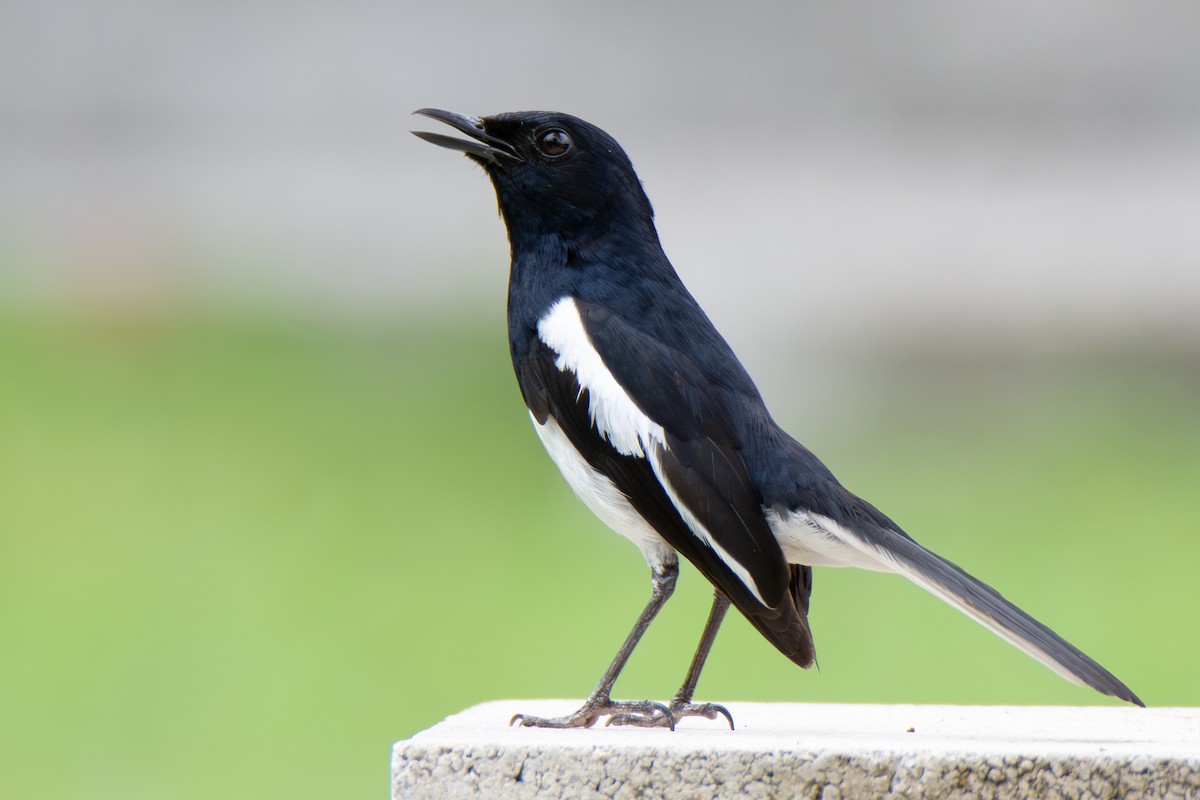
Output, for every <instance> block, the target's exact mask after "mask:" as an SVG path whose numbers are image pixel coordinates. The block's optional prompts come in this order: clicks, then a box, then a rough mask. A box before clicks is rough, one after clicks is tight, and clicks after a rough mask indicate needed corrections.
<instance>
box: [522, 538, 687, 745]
mask: <svg viewBox="0 0 1200 800" xmlns="http://www.w3.org/2000/svg"><path fill="white" fill-rule="evenodd" d="M678 577H679V563H678V562H677V561H671V562H670V563H667V564H664V565H661V566H655V567H651V570H650V578H651V584H652V591H651V593H650V602H648V603H646V607H645V608H644V609H642V613H641V615H640V616H639V617H638V619H637V622H636V623H634V625H633V630H631V631H630V632H629V635H628V636H627V637H625V643H624V644H622V645H621V649H620V650H618V651H617V655H616V657H614V658H613V660H612V663H611V664H609V665H608V669H606V670H605V671H604V675H603V676H601V678H600V682H599V683H597V684H596V688H595V689H593V690H592V693H591V694H590V695H588V698H587V700H585V701H584V703H583V706H581V707H580V709H579V710H578V711H576V712H575V713H574V714H569V715H567V716H565V717H531V716H527V715H525V714H517V715H515V716H514V717H513V718H512V719H511V720H509V723H508V724H510V725H518V724H519V725H522V726H524V727H531V728H590V727H591V726H592V725H594V724H595V723H596V720H597V719H599V718H600V717H603V716H612V715H614V714H617V715H621V716H622V717H624V716H634V717H636V718H638V719H645V720H646V722H644V723H640V724H644V725H654V726H659V725H661V726H665V727H668V728H671V729H672V730H674V729H675V716H674V715H673V714H672V713H671V710H670V709H669V708H668V707H667V706H665V705H663V704H662V703H656V702H654V701H652V700H642V701H634V702H618V701H614V700H613V699H612V698H611V696H610V695H611V692H612V687H613V684H614V683H616V681H617V676H618V675H620V674H621V670H622V669H623V668H624V667H625V662H626V661H628V660H629V656H630V655H631V654H632V653H633V649H634V648H635V647H637V643H638V641H639V640H641V638H642V634H644V633H645V632H646V628H648V627H650V623H651V622H652V621H653V620H654V617H655V616H657V615H658V612H659V611H660V610H661V609H662V607H663V605H664V604H665V603H666V602H667V598H669V597H670V596H671V593H672V592H674V591H675V581H676V579H677V578H678Z"/></svg>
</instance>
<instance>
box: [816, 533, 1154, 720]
mask: <svg viewBox="0 0 1200 800" xmlns="http://www.w3.org/2000/svg"><path fill="white" fill-rule="evenodd" d="M878 537H879V539H880V540H882V541H884V542H886V545H885V546H883V547H879V546H878V545H875V544H874V543H871V542H868V541H866V540H864V539H860V538H859V537H857V536H855V537H852V539H853V540H852V541H848V542H847V543H848V544H851V545H852V546H854V547H855V548H856V549H859V550H861V551H863V552H864V553H866V554H868V555H870V556H871V557H872V558H875V559H878V560H879V561H881V562H883V563H884V564H886V565H887V566H888V567H890V568H891V569H892V570H893V571H895V572H898V573H900V574H902V575H904V576H905V577H906V578H908V579H909V580H911V581H912V582H913V583H916V584H917V585H918V586H921V587H922V588H924V589H926V590H927V591H929V592H931V593H932V594H934V595H936V596H937V597H939V598H941V599H942V600H944V601H945V602H947V603H949V604H950V605H952V606H954V607H955V608H957V609H958V610H959V611H962V612H963V613H964V614H966V615H967V616H969V617H971V618H972V619H974V620H975V621H977V622H979V623H980V624H981V625H983V626H985V627H987V628H988V629H989V630H991V631H992V632H993V633H995V634H997V635H998V636H1000V637H1001V638H1003V639H1005V640H1007V641H1009V642H1011V643H1012V644H1014V645H1016V646H1017V647H1019V648H1020V649H1022V650H1024V651H1025V652H1026V653H1028V654H1029V655H1031V656H1033V657H1034V658H1036V659H1037V660H1038V661H1041V662H1042V663H1043V664H1045V665H1046V666H1048V667H1050V669H1052V670H1054V671H1055V672H1057V673H1058V674H1059V675H1062V676H1063V677H1064V678H1066V679H1067V680H1069V681H1072V682H1074V683H1078V684H1081V685H1083V686H1090V687H1092V688H1093V689H1095V690H1096V691H1098V692H1101V693H1103V694H1107V695H1110V696H1112V697H1116V698H1119V699H1121V700H1124V701H1125V702H1127V703H1133V704H1134V705H1139V706H1144V705H1145V703H1143V702H1142V701H1141V700H1140V699H1139V698H1138V696H1137V695H1136V694H1134V693H1133V692H1132V691H1131V690H1130V689H1129V687H1128V686H1126V685H1125V684H1123V683H1122V682H1121V681H1119V680H1117V678H1116V677H1115V676H1114V675H1113V674H1112V673H1111V672H1109V671H1108V670H1106V669H1105V668H1104V667H1102V666H1100V665H1099V664H1097V663H1096V662H1095V661H1094V660H1092V658H1090V657H1089V656H1088V655H1087V654H1085V653H1084V652H1083V651H1081V650H1080V649H1079V648H1077V647H1075V646H1074V645H1073V644H1071V643H1070V642H1068V641H1067V640H1066V639H1063V638H1062V637H1061V636H1059V635H1058V634H1057V633H1055V632H1054V631H1052V630H1050V629H1049V628H1047V627H1046V626H1045V625H1043V624H1042V623H1040V622H1038V621H1037V620H1036V619H1034V618H1033V617H1031V616H1029V614H1027V613H1025V612H1024V611H1022V610H1021V609H1019V608H1017V607H1016V606H1015V605H1013V604H1012V603H1010V602H1009V601H1008V600H1006V599H1005V598H1004V596H1003V595H1001V594H1000V593H999V592H997V591H996V590H995V589H993V588H992V587H990V586H988V585H987V584H986V583H984V582H983V581H981V580H979V579H977V578H975V577H972V576H971V575H969V574H968V573H967V572H965V571H964V570H963V569H961V568H960V567H958V566H957V565H956V564H953V563H951V562H950V561H947V560H946V559H944V558H942V557H941V556H939V555H937V554H936V553H933V552H930V551H929V550H926V549H925V548H924V547H922V546H921V545H920V544H918V543H917V542H915V541H913V540H912V539H910V538H908V537H907V536H905V535H904V534H901V533H898V532H896V531H891V530H886V529H881V530H879V531H878ZM839 538H842V537H839Z"/></svg>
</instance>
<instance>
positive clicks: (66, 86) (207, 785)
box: [0, 0, 1200, 800]
mask: <svg viewBox="0 0 1200 800" xmlns="http://www.w3.org/2000/svg"><path fill="white" fill-rule="evenodd" d="M548 12H552V13H548ZM1198 38H1200V4H1196V3H1194V2H1187V1H1186V0H1179V1H1178V2H1177V1H1176V0H1165V1H1164V2H1159V3H1153V4H1143V5H1138V6H1136V7H1134V6H1125V5H1121V4H1108V5H1102V6H1101V5H1097V4H1095V3H1091V2H1088V0H1063V2H1058V3H1053V4H1048V3H1043V2H1039V1H1038V0H1005V2H1003V3H1001V2H994V3H972V4H969V5H968V4H948V3H944V2H939V1H938V0H912V1H911V2H908V3H904V4H903V5H899V4H893V5H890V6H887V7H884V6H882V5H880V4H878V3H874V2H870V1H869V0H846V2H839V3H820V2H809V1H808V0H803V1H802V2H795V3H775V4H732V3H731V4H724V5H721V4H710V5H708V6H705V7H704V8H703V10H702V13H697V7H696V5H695V4H694V3H687V2H684V1H683V0H662V2H658V3H655V4H652V5H649V4H646V3H643V2H633V1H632V0H625V2H622V1H621V0H613V2H609V3H605V4H603V6H600V5H597V4H595V3H591V4H571V3H558V4H556V5H555V6H553V7H552V8H551V7H549V6H547V5H546V4H545V3H542V2H538V0H512V2H508V3H504V4H497V3H489V2H480V1H479V0H466V2H464V3H453V4H452V3H423V2H420V0H388V2H378V0H345V2H342V3H337V4H331V3H325V2H319V1H318V0H300V1H299V2H294V3H290V4H288V5H287V6H286V8H285V7H283V6H280V5H279V4H278V3H272V2H268V0H242V2H239V3H237V4H228V3H171V2H166V3H164V2H161V0H105V1H104V2H100V0H65V1H64V2H56V3H14V2H9V3H0V798H5V799H7V798H40V797H46V798H60V797H64V796H86V797H91V798H98V799H105V798H122V800H126V799H129V798H132V799H134V800H136V799H137V798H155V799H156V800H157V798H163V797H171V798H180V799H181V800H188V799H189V798H201V797H205V798H207V797H214V796H215V797H289V798H293V799H294V800H301V798H324V797H339V798H341V797H380V796H382V795H383V794H384V792H386V791H387V786H388V759H389V746H390V745H391V743H392V742H393V741H395V740H397V739H399V738H402V737H406V736H410V735H412V734H413V733H414V732H416V731H418V730H421V729H423V728H425V727H427V726H429V725H431V724H433V723H436V722H437V721H438V720H440V719H442V718H443V717H444V716H445V715H447V714H450V713H453V712H455V711H458V710H460V709H463V708H465V707H467V706H469V705H471V704H474V703H477V702H479V701H484V700H493V699H498V698H535V697H536V698H544V697H563V698H574V699H576V700H578V699H580V698H582V697H583V695H585V694H586V693H587V692H588V691H589V690H590V689H591V688H592V686H593V685H594V684H595V681H596V680H597V679H598V677H599V675H600V672H601V671H602V669H603V668H604V666H605V665H606V664H607V663H608V661H609V659H610V658H611V657H612V655H613V652H614V651H615V649H616V648H617V646H618V644H619V643H620V641H621V640H622V639H623V637H624V636H625V634H626V632H627V631H628V629H629V627H630V625H631V624H632V621H633V619H634V617H635V616H636V614H637V613H638V612H639V611H640V609H641V608H642V606H643V604H644V602H645V600H646V597H647V592H648V583H649V581H648V574H647V571H646V568H645V566H644V565H643V564H642V562H641V559H640V557H639V555H638V553H637V552H636V550H635V549H634V548H633V547H631V546H630V545H629V544H628V543H627V542H626V541H624V540H623V539H621V538H620V537H618V536H615V535H613V534H612V533H610V532H608V531H606V530H605V529H603V527H602V526H601V525H600V524H599V523H598V522H597V521H596V520H594V519H593V518H592V517H591V516H590V515H589V514H588V512H587V511H586V510H585V509H584V508H583V506H582V505H581V504H580V503H579V502H578V501H577V500H576V499H575V498H574V497H573V496H572V495H571V493H570V491H569V490H568V489H567V487H566V486H565V484H564V482H563V481H562V479H561V478H560V477H559V475H558V474H557V473H556V471H555V469H554V467H553V465H552V464H551V463H550V461H549V459H548V458H547V457H546V456H545V454H544V453H543V452H542V449H541V447H540V445H539V443H538V441H537V438H536V436H535V435H534V434H533V432H532V431H531V430H530V424H529V420H528V415H527V414H526V412H525V410H524V408H523V406H522V404H521V401H520V398H519V395H518V392H517V390H516V385H515V380H514V378H513V377H512V375H511V370H510V367H509V361H508V353H507V347H506V338H505V332H504V318H503V313H504V310H503V305H504V299H503V298H504V284H505V277H506V276H505V272H506V270H505V267H506V261H507V258H506V255H507V249H506V245H505V242H504V234H503V228H502V224H501V222H500V221H499V220H498V219H497V215H496V208H495V200H494V197H493V196H492V192H491V189H490V187H489V186H487V181H486V179H485V178H484V176H483V175H482V174H481V172H480V170H478V169H475V168H473V167H471V165H470V164H469V163H467V162H466V161H464V160H463V159H461V158H458V157H456V156H454V155H453V154H450V153H447V152H445V151H443V150H440V149H438V148H434V147H430V146H429V145H427V144H425V143H423V142H420V141H418V140H416V139H414V138H413V137H411V136H409V135H408V133H407V131H408V130H409V129H410V128H412V127H415V126H417V125H421V124H422V120H421V119H419V118H414V117H412V116H411V113H410V112H411V111H412V109H415V108H420V107H423V106H438V107H443V108H448V109H453V110H457V111H462V112H467V113H473V114H490V113H495V112H499V111H507V110H516V109H528V108H550V109H558V110H562V111H567V112H570V113H574V114H577V115H579V116H581V117H584V118H586V119H589V120H591V121H594V122H595V123H597V124H599V125H601V126H602V127H604V128H605V129H606V130H608V131H609V132H610V133H612V134H613V136H614V137H615V138H616V139H617V140H618V141H620V142H621V143H622V144H623V145H624V147H625V148H626V150H627V151H628V152H629V153H630V155H631V157H632V159H633V161H634V164H635V165H636V167H637V169H638V174H639V176H640V177H641V178H642V180H643V181H644V182H645V185H646V187H647V191H648V194H649V195H650V198H651V200H652V201H653V202H654V206H655V209H656V210H657V211H658V217H657V222H658V225H659V230H660V233H661V234H662V238H663V243H664V247H665V249H666V251H667V253H669V254H670V256H671V258H672V259H673V261H674V263H675V265H676V266H677V267H678V269H679V272H680V274H681V275H682V276H683V278H684V279H685V281H686V282H687V284H688V286H689V287H690V288H691V290H692V291H693V292H694V293H695V294H696V296H697V298H698V299H699V301H700V302H701V304H702V305H703V306H704V307H705V308H706V310H707V311H708V312H709V313H710V314H711V316H712V317H713V319H714V320H715V321H716V322H717V324H718V327H719V328H720V329H721V330H722V332H723V333H724V334H725V335H726V336H727V337H728V338H729V339H730V342H731V344H732V345H733V346H734V349H735V350H736V351H737V352H738V354H739V356H740V357H741V358H742V360H743V361H744V362H745V363H746V365H747V368H748V369H749V371H750V373H751V374H752V375H753V376H754V377H755V378H756V379H757V380H758V381H759V385H760V388H761V389H762V390H763V392H764V395H765V396H766V398H767V400H768V403H769V405H770V407H771V409H772V411H773V412H774V413H775V415H776V417H777V418H778V419H779V421H780V422H781V423H782V424H783V425H784V426H785V427H786V428H787V429H788V430H790V431H791V432H792V433H793V434H794V435H795V436H796V437H797V438H799V439H800V440H801V441H803V442H804V443H805V444H807V445H809V446H810V447H811V448H812V449H813V450H814V451H815V452H816V453H817V454H818V455H819V456H820V457H821V458H822V459H823V460H825V461H826V462H827V463H828V464H829V466H830V467H831V468H832V469H833V470H834V472H835V473H836V474H837V475H838V476H839V477H840V478H841V479H842V480H843V482H845V483H846V484H847V485H848V486H849V487H850V488H851V489H853V490H855V491H857V492H858V493H860V494H862V495H863V496H864V497H866V498H868V499H869V500H870V501H872V502H873V503H875V504H876V505H878V506H879V507H880V508H882V509H883V510H884V511H885V512H886V513H888V514H889V515H890V516H892V517H893V518H894V519H896V520H897V521H898V522H900V523H901V524H902V525H903V526H904V527H905V528H906V529H907V530H909V531H910V532H911V533H912V534H913V535H914V536H915V537H916V538H917V539H918V540H920V541H922V542H924V543H925V544H927V545H929V546H930V547H932V548H933V549H935V550H937V551H938V552H940V553H942V554H944V555H945V556H947V557H948V558H950V559H952V560H953V561H955V562H957V563H959V564H960V565H962V566H963V567H964V568H967V569H968V570H970V571H971V572H973V573H974V574H976V575H978V576H979V577H981V578H982V579H984V580H986V581H988V582H990V583H992V584H994V585H995V586H996V587H997V588H998V589H1000V590H1001V591H1002V592H1003V593H1004V594H1005V595H1006V596H1008V597H1009V598H1011V599H1012V600H1014V601H1015V602H1017V603H1018V604H1019V605H1021V606H1022V607H1024V608H1026V609H1027V610H1029V611H1030V612H1031V613H1033V614H1034V615H1035V616H1037V617H1038V618H1040V619H1042V620H1043V621H1044V622H1046V623H1047V624H1048V625H1050V626H1051V627H1053V628H1054V629H1055V630H1057V631H1059V632H1060V633H1062V634H1063V635H1064V636H1066V637H1067V638H1068V639H1069V640H1070V641H1072V642H1073V643H1075V644H1076V645H1078V646H1079V647H1081V648H1082V649H1083V650H1085V651H1086V652H1088V653H1089V654H1091V655H1093V656H1094V657H1096V658H1097V660H1099V661H1100V662H1101V663H1102V664H1104V665H1105V666H1106V667H1108V668H1109V669H1111V670H1112V671H1113V672H1114V673H1115V674H1116V675H1118V676H1119V677H1120V678H1121V679H1123V680H1124V681H1126V682H1127V683H1128V684H1129V685H1130V686H1131V687H1132V688H1133V689H1134V690H1135V691H1137V692H1138V693H1139V694H1140V695H1141V696H1142V697H1143V698H1144V699H1145V700H1146V702H1147V703H1149V704H1151V705H1157V706H1164V705H1191V706H1195V705H1200V677H1198V676H1200V644H1198V642H1200V580H1197V577H1196V572H1197V567H1198V566H1200V413H1198V412H1200V149H1197V147H1196V142H1198V141H1200V49H1197V48H1196V46H1195V42H1196V41H1197V39H1198ZM430 127H431V128H432V127H436V126H430ZM815 581H816V585H815V593H814V597H813V610H812V622H813V627H814V631H815V636H816V642H817V649H818V655H819V659H820V669H819V670H812V671H809V672H805V671H802V670H799V669H797V668H795V667H794V666H793V665H791V664H790V662H788V661H787V660H786V659H784V658H782V657H781V656H779V655H778V654H777V653H776V652H774V651H773V650H772V649H771V648H770V646H768V645H767V644H766V643H765V642H764V641H762V640H761V639H760V638H759V637H758V636H757V634H755V633H754V632H753V630H752V629H751V628H750V626H748V625H747V624H746V623H745V622H744V621H743V620H741V619H740V618H731V619H730V620H729V622H728V623H726V626H725V629H724V630H723V631H722V633H721V636H720V638H719V639H718V640H717V644H716V647H715V650H714V652H713V655H712V658H711V659H710V662H709V665H708V667H707V669H706V671H705V674H704V677H703V679H702V681H701V685H700V692H699V695H700V696H701V697H702V698H703V699H713V700H717V701H721V702H727V703H729V704H730V705H731V707H732V708H733V711H734V714H735V716H736V713H737V705H736V704H737V702H738V701H740V700H763V701H836V702H846V703H857V702H904V703H1011V704H1045V703H1050V704H1054V703H1062V704H1090V703H1100V704H1106V703H1109V702H1111V701H1109V700H1108V699H1106V698H1103V697H1101V696H1099V695H1096V694H1095V693H1093V692H1091V691H1089V690H1085V689H1081V688H1079V687H1076V686H1074V685H1072V684H1069V683H1067V682H1065V681H1063V680H1062V679H1061V678H1059V677H1057V676H1056V675H1054V674H1053V673H1051V672H1050V671H1049V670H1047V669H1046V668H1044V667H1042V666H1041V665H1039V664H1038V663H1036V662H1035V661H1033V660H1032V659H1030V658H1028V657H1027V656H1024V655H1023V654H1021V653H1020V652H1018V651H1017V650H1015V649H1014V648H1012V647H1010V646H1009V645H1007V644H1005V643H1004V642H1002V641H1000V640H999V639H997V638H996V637H994V636H992V635H991V634H989V633H988V632H986V631H985V630H983V629H982V628H980V627H979V626H978V625H975V624H974V623H972V622H970V621H969V620H967V619H966V618H964V617H962V616H961V615H959V614H957V613H956V612H954V611H953V610H951V609H949V608H948V607H946V606H944V605H943V604H942V603H940V602H939V601H937V600H936V599H934V598H932V597H930V596H928V595H927V594H925V593H924V592H922V591H921V590H920V589H918V588H916V587H914V586H912V585H909V584H908V583H906V582H905V581H904V580H902V579H900V578H897V577H894V576H887V575H877V574H858V573H854V572H845V571H836V570H829V569H824V570H820V571H819V572H818V574H817V575H816V577H815ZM708 604H709V593H708V590H707V589H706V588H705V586H704V584H703V581H701V580H700V579H699V578H698V577H697V575H696V574H695V572H694V571H692V570H691V569H690V568H689V567H685V569H684V574H683V576H682V578H681V581H680V587H679V591H678V592H677V595H676V597H675V598H674V599H673V600H672V602H671V603H670V604H669V605H668V606H667V608H666V610H665V611H664V612H663V615H662V618H661V619H660V620H658V621H657V622H656V624H655V625H654V626H653V627H652V628H651V630H650V632H649V633H648V634H647V637H646V639H645V641H644V642H643V643H642V646H641V647H640V648H639V649H638V651H637V653H636V654H635V656H634V658H633V660H632V662H631V663H630V666H629V668H628V670H627V673H626V674H625V675H624V676H622V679H621V681H620V683H619V684H618V686H617V691H618V693H619V694H620V696H623V697H634V698H645V697H654V698H667V697H669V696H670V695H671V694H672V693H673V692H674V691H675V690H676V688H677V687H678V685H679V682H680V681H681V680H682V677H683V673H684V671H685V669H686V666H687V661H688V659H689V658H690V655H691V652H692V650H693V648H694V645H695V643H696V640H697V638H698V636H699V632H700V627H701V625H702V624H703V620H704V615H705V614H706V612H707V609H708ZM513 710H514V711H518V710H520V704H519V703H517V704H515V705H514V708H513ZM496 722H497V724H498V725H499V724H504V722H505V720H502V719H498V720H497V721H496Z"/></svg>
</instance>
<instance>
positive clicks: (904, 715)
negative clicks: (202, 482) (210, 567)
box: [392, 700, 1200, 800]
mask: <svg viewBox="0 0 1200 800" xmlns="http://www.w3.org/2000/svg"><path fill="white" fill-rule="evenodd" d="M578 704H579V701H572V700H502V701H496V702H492V703H485V704H483V705H479V706H475V707H474V708H470V709H467V710H466V711H463V712H462V713H460V714H455V715H454V716H452V717H449V718H448V719H446V720H445V721H443V722H441V723H439V724H437V725H435V726H434V727H432V728H430V729H429V730H426V731H422V732H421V733H418V734H417V735H416V736H413V737H412V738H411V739H405V740H403V741H400V742H397V743H396V745H395V747H394V748H393V750H392V797H393V798H395V800H402V799H403V800H410V799H411V800H421V799H422V798H466V797H471V798H477V797H487V798H497V799H498V800H504V799H506V798H539V799H543V800H544V799H545V798H560V797H562V798H567V797H570V798H688V800H697V799H698V800H709V799H710V798H736V797H752V798H772V799H778V800H783V798H793V797H796V798H801V797H802V798H807V799H808V800H813V799H814V798H820V800H835V799H836V798H840V799H841V800H850V798H900V797H904V798H965V797H983V798H997V799H999V798H1018V797H1021V798H1024V797H1036V798H1052V799H1053V798H1080V799H1082V798H1122V800H1124V799H1125V798H1170V799H1171V800H1191V799H1192V798H1198V799H1200V709H1196V708H1154V709H1140V708H1108V707H1106V708H1047V707H1001V706H987V707H971V706H875V705H820V704H800V703H791V704H783V703H729V704H727V705H728V707H729V710H730V711H731V712H732V713H733V718H734V721H735V722H736V723H737V730H736V731H730V730H728V729H727V728H726V727H724V724H723V722H720V721H718V722H709V721H707V720H703V719H686V720H684V721H683V722H682V723H681V724H680V726H679V728H678V729H677V730H676V731H674V732H671V731H668V730H661V729H655V730H642V729H638V728H600V727H597V728H592V729H587V730H571V731H550V730H535V729H530V728H510V727H508V720H509V717H511V716H512V715H513V714H515V713H517V712H522V713H527V714H536V715H540V716H553V715H557V714H565V713H569V712H571V711H574V710H575V708H576V707H577V706H578Z"/></svg>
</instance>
